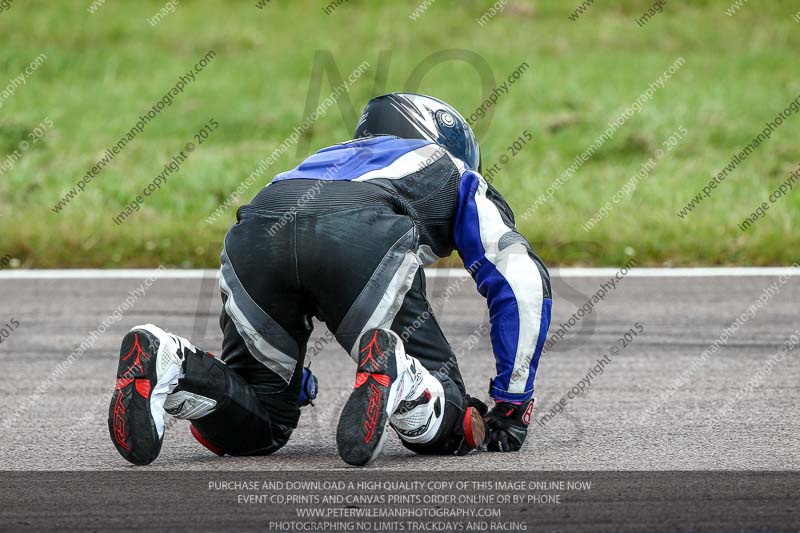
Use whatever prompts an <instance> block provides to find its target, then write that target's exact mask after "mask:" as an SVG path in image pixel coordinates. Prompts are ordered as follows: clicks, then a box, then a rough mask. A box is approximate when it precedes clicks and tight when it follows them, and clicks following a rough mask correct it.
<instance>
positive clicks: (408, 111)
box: [355, 93, 481, 172]
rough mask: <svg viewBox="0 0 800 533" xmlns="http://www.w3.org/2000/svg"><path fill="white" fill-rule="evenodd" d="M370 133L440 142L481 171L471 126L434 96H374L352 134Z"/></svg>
mask: <svg viewBox="0 0 800 533" xmlns="http://www.w3.org/2000/svg"><path fill="white" fill-rule="evenodd" d="M371 135H394V136H396V137H400V138H403V139H427V140H429V141H433V142H436V143H439V144H441V145H442V146H444V147H445V148H446V149H447V151H448V152H450V154H451V155H453V156H454V157H457V158H458V159H460V160H462V161H463V162H464V163H466V165H467V166H468V167H469V168H471V169H472V170H477V171H479V172H480V166H481V152H480V148H479V147H478V141H476V140H475V134H473V133H472V128H470V127H469V124H468V123H467V121H466V120H464V117H462V116H461V114H460V113H459V112H458V111H456V110H455V109H453V107H452V106H450V105H448V104H446V103H445V102H442V101H441V100H439V99H437V98H433V97H431V96H425V95H422V94H411V93H390V94H385V95H383V96H377V97H375V98H373V99H372V100H370V101H369V102H368V103H367V107H365V108H364V112H363V113H362V114H361V119H360V120H359V121H358V125H357V126H356V132H355V138H356V139H358V138H361V137H369V136H371Z"/></svg>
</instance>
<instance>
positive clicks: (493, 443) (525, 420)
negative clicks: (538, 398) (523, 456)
mask: <svg viewBox="0 0 800 533" xmlns="http://www.w3.org/2000/svg"><path fill="white" fill-rule="evenodd" d="M532 411H533V400H528V401H527V402H523V403H522V404H520V405H515V404H513V403H508V402H497V403H495V404H494V407H492V410H491V411H489V414H488V415H487V416H486V417H485V419H484V420H486V449H487V450H489V451H490V452H516V451H517V450H519V449H520V448H522V443H524V442H525V436H526V435H527V434H528V424H530V422H531V412H532Z"/></svg>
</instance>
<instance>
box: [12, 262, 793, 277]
mask: <svg viewBox="0 0 800 533" xmlns="http://www.w3.org/2000/svg"><path fill="white" fill-rule="evenodd" d="M617 272H619V269H617V268H581V267H577V268H553V269H550V274H551V275H552V276H553V277H560V278H594V277H610V276H614V275H615V274H617ZM425 273H426V275H427V276H428V277H429V278H437V277H458V276H461V275H463V274H465V271H464V270H463V269H460V268H429V269H427V270H426V271H425ZM217 275H218V271H217V270H216V269H206V270H199V269H193V270H171V269H164V270H157V269H65V270H22V269H21V270H3V271H0V280H7V279H8V280H13V279H41V280H46V279H144V278H148V277H151V278H157V279H202V278H206V277H212V276H217ZM625 275H626V276H628V277H635V278H676V277H679V278H680V277H685V278H700V277H744V276H800V265H799V264H797V263H795V265H794V266H787V267H699V268H632V269H630V270H629V271H628V272H627V273H626V274H625Z"/></svg>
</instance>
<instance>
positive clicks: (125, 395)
mask: <svg viewBox="0 0 800 533" xmlns="http://www.w3.org/2000/svg"><path fill="white" fill-rule="evenodd" d="M160 344H161V341H160V340H159V339H158V338H157V337H156V336H155V335H154V334H152V333H150V332H149V331H146V330H143V329H134V330H131V331H130V332H128V334H126V335H125V337H124V338H123V339H122V346H121V347H120V354H119V365H118V367H117V382H116V386H115V387H114V394H113V395H112V396H111V404H110V406H109V409H108V430H109V433H110V435H111V442H112V443H113V444H114V447H115V448H116V449H117V451H118V452H119V453H120V455H121V456H122V457H123V458H125V459H126V460H127V461H129V462H131V463H133V464H135V465H147V464H150V463H152V462H153V461H154V460H155V459H156V457H158V454H159V453H160V452H161V445H162V443H163V438H161V437H159V436H158V430H157V429H156V423H155V420H153V416H152V411H151V409H150V397H151V395H152V392H153V389H154V388H155V386H156V382H157V381H158V373H157V363H158V361H157V358H158V350H159V347H160Z"/></svg>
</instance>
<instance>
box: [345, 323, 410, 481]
mask: <svg viewBox="0 0 800 533" xmlns="http://www.w3.org/2000/svg"><path fill="white" fill-rule="evenodd" d="M396 342H399V341H397V340H395V339H393V338H391V337H390V336H389V334H388V333H386V332H385V331H382V330H374V333H369V332H368V333H365V334H364V335H363V336H362V338H361V340H360V341H359V365H358V373H357V374H356V385H355V388H354V389H353V392H352V393H350V398H348V400H347V403H345V405H344V408H343V409H342V414H341V415H340V416H339V424H338V427H337V429H336V448H337V450H338V451H339V457H341V458H342V460H343V461H344V462H345V463H347V464H350V465H354V466H366V465H368V464H370V463H371V462H372V461H374V460H375V459H376V458H377V457H378V456H379V455H380V453H381V451H382V450H383V445H384V442H385V441H386V435H388V432H387V431H386V428H387V426H388V424H389V409H388V407H387V406H388V404H389V401H390V399H391V398H390V397H391V391H392V386H393V385H394V383H395V382H396V380H397V364H396V356H395V351H394V350H395V349H396Z"/></svg>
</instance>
